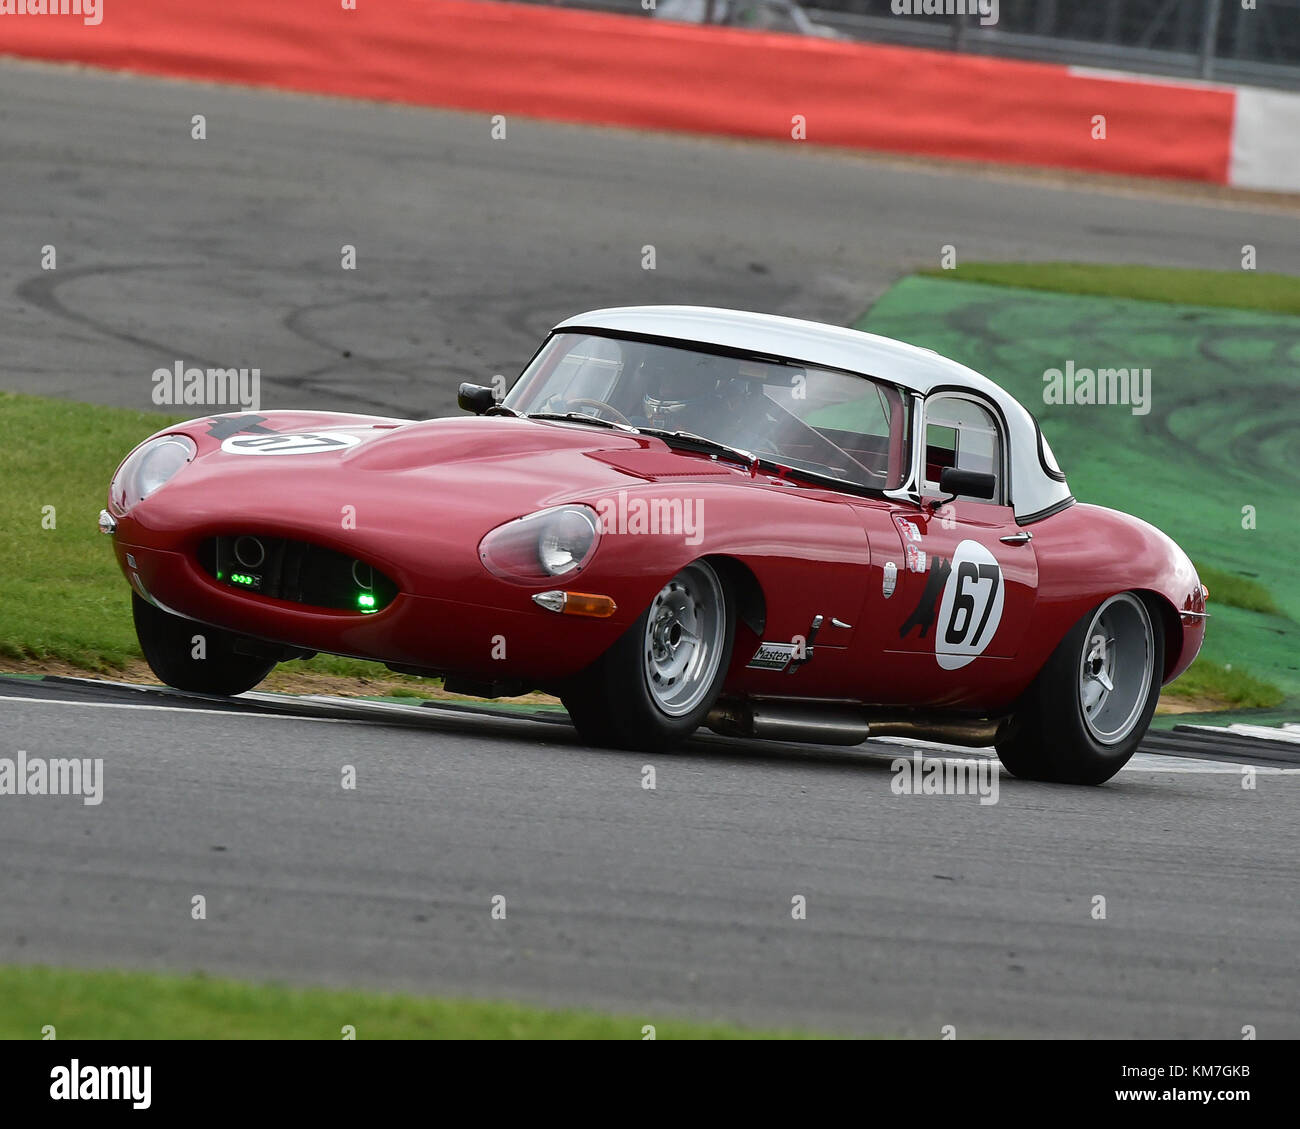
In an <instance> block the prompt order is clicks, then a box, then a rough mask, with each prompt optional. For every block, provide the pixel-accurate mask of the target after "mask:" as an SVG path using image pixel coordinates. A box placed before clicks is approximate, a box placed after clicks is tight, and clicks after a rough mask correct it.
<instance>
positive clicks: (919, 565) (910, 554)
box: [907, 545, 928, 572]
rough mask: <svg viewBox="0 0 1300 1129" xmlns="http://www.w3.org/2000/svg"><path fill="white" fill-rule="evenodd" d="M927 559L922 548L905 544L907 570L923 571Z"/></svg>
mask: <svg viewBox="0 0 1300 1129" xmlns="http://www.w3.org/2000/svg"><path fill="white" fill-rule="evenodd" d="M927 560H928V558H927V557H926V555H925V550H924V549H918V548H917V547H916V546H915V545H908V546H907V571H908V572H924V571H925V569H926V562H927Z"/></svg>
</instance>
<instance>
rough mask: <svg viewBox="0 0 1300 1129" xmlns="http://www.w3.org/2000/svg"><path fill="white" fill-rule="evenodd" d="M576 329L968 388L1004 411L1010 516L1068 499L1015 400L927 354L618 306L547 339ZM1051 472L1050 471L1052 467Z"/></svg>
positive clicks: (771, 318)
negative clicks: (679, 342) (661, 339)
mask: <svg viewBox="0 0 1300 1129" xmlns="http://www.w3.org/2000/svg"><path fill="white" fill-rule="evenodd" d="M582 329H593V330H602V331H605V332H609V333H626V334H639V335H644V336H648V337H662V338H669V339H676V340H678V341H684V342H691V341H693V342H698V343H700V344H704V345H715V346H718V347H719V348H724V349H736V350H741V351H744V352H749V353H758V354H762V355H765V356H771V357H782V358H785V359H788V360H792V361H798V362H801V363H803V364H806V365H815V366H821V367H823V368H832V369H842V370H844V371H846V372H853V373H861V374H862V375H863V376H873V377H876V378H878V379H880V380H884V381H888V382H890V383H892V384H898V385H901V386H902V387H904V388H909V389H911V390H913V391H914V392H919V393H920V394H921V395H922V396H926V395H929V394H930V392H931V391H933V390H934V389H936V388H944V387H951V386H956V387H959V388H966V389H969V390H970V391H972V392H976V393H980V394H981V395H983V396H984V397H986V398H987V399H989V400H992V401H993V402H994V403H995V404H997V406H998V407H999V408H1001V409H1002V415H1003V417H1004V418H1005V420H1006V423H1007V428H1008V430H1009V432H1010V434H1009V435H1008V439H1009V443H1010V455H1011V458H1010V462H1011V497H1012V500H1013V503H1014V506H1015V511H1016V516H1017V517H1018V518H1024V517H1029V516H1031V515H1035V514H1038V513H1041V512H1042V511H1044V510H1047V509H1051V508H1052V507H1053V506H1057V505H1060V504H1062V503H1064V502H1066V501H1068V500H1069V498H1070V489H1069V486H1068V485H1066V483H1065V482H1064V480H1062V479H1057V478H1054V477H1052V475H1050V474H1049V473H1048V472H1047V470H1046V469H1045V468H1044V466H1043V462H1042V459H1041V458H1040V455H1039V441H1038V434H1039V433H1038V428H1037V426H1036V425H1035V423H1034V420H1033V417H1032V416H1031V415H1030V414H1029V412H1027V411H1026V410H1025V408H1024V407H1023V406H1022V405H1021V404H1020V403H1019V401H1017V400H1016V399H1015V398H1014V397H1013V396H1012V395H1011V394H1010V393H1009V392H1007V391H1006V390H1005V389H1003V388H1002V387H1001V386H999V385H997V384H995V383H994V382H993V381H991V380H990V379H989V378H988V377H987V376H981V375H980V374H979V373H978V372H976V371H975V370H974V369H969V368H967V367H966V366H965V365H962V364H958V363H957V362H956V361H952V360H949V359H948V358H947V357H942V356H940V355H939V354H938V353H936V352H934V351H933V350H932V349H922V348H918V347H917V346H916V345H908V344H905V343H904V342H902V341H895V340H893V339H892V338H889V337H879V336H877V335H876V334H874V333H863V332H861V331H860V330H856V329H845V328H844V327H842V326H836V325H822V324H821V323H819V322H813V321H801V320H799V319H798V318H785V317H778V316H777V315H775V314H755V313H745V312H743V311H740V310H722V309H714V308H711V307H708V306H623V307H618V308H614V309H607V310H592V311H590V312H588V313H585V314H578V315H577V316H575V317H571V318H567V319H565V320H564V321H562V322H560V324H559V325H557V326H556V327H555V329H554V330H553V331H552V332H555V333H559V332H562V331H563V332H572V331H576V330H582ZM1044 448H1045V449H1046V444H1044ZM1046 450H1047V458H1048V459H1049V460H1052V457H1051V454H1050V449H1046ZM1052 465H1053V466H1055V463H1054V461H1052Z"/></svg>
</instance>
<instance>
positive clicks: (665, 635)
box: [561, 561, 735, 752]
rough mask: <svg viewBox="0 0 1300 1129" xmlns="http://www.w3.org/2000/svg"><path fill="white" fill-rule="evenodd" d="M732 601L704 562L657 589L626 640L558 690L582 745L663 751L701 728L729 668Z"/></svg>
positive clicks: (712, 570)
mask: <svg viewBox="0 0 1300 1129" xmlns="http://www.w3.org/2000/svg"><path fill="white" fill-rule="evenodd" d="M734 640H735V611H734V601H733V600H732V598H731V595H730V593H729V592H728V591H727V588H726V585H724V584H723V582H722V580H721V579H720V578H719V576H718V574H717V572H715V571H714V569H713V567H712V566H711V565H709V564H708V563H707V562H706V561H696V562H694V563H693V564H690V565H687V566H686V567H685V568H684V569H682V571H681V572H679V573H678V574H677V575H676V576H674V577H673V578H672V579H671V580H670V581H669V582H668V583H667V584H665V585H664V586H663V588H661V589H660V590H659V593H658V594H657V595H656V596H655V598H654V599H653V600H652V601H651V602H650V606H649V607H648V608H646V610H645V611H644V612H642V613H641V615H640V616H639V617H638V618H637V621H636V623H634V624H633V625H632V626H631V627H630V628H628V630H627V631H626V632H625V633H624V634H623V636H622V637H621V638H620V639H619V640H618V641H617V642H616V643H615V644H614V645H613V646H612V647H611V648H610V649H609V650H608V651H606V652H605V654H604V655H602V656H601V657H600V658H599V659H597V660H596V662H594V663H593V664H592V665H591V666H590V667H588V668H587V669H586V670H585V671H583V672H582V673H581V674H580V675H578V676H577V677H576V678H574V679H572V680H571V682H570V684H569V685H568V686H567V687H565V688H564V689H563V691H562V692H561V700H562V701H563V702H564V706H565V709H567V710H568V711H569V717H570V719H571V720H572V721H573V724H574V727H575V728H576V729H577V730H578V733H579V735H580V736H581V737H582V738H583V740H585V741H587V742H589V743H591V744H594V745H612V746H614V747H617V748H625V749H641V750H644V751H646V752H660V751H663V750H665V749H669V748H672V747H673V746H674V745H679V744H681V742H683V741H685V740H686V738H687V737H689V736H690V735H691V734H692V733H694V732H695V730H696V729H698V728H699V727H700V726H701V725H702V724H703V722H704V719H705V717H706V716H707V715H708V712H709V710H710V709H711V708H712V706H713V703H714V701H715V700H716V699H717V696H718V692H719V691H720V690H721V688H722V682H723V679H724V678H725V677H726V674H727V668H728V666H729V665H730V664H731V650H732V644H733V643H734Z"/></svg>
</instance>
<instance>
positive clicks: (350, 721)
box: [0, 694, 372, 725]
mask: <svg viewBox="0 0 1300 1129" xmlns="http://www.w3.org/2000/svg"><path fill="white" fill-rule="evenodd" d="M5 702H29V703H31V704H32V705H36V706H80V707H81V708H82V709H88V710H159V711H162V712H164V713H212V714H220V715H221V716H222V717H257V718H270V719H272V720H274V721H329V722H333V723H334V724H335V725H370V724H372V723H371V722H369V721H366V720H365V719H363V718H355V717H305V716H302V715H300V714H292V713H261V712H256V711H252V710H209V709H203V708H202V707H198V706H146V705H139V704H137V703H135V702H69V701H63V700H60V699H58V698H20V697H18V696H17V695H10V694H0V706H2V705H3V704H4V703H5Z"/></svg>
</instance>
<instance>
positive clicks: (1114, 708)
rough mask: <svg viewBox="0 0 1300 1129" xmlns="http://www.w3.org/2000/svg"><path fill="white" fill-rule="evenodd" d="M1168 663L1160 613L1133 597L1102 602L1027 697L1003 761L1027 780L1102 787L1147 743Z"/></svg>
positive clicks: (1001, 749)
mask: <svg viewBox="0 0 1300 1129" xmlns="http://www.w3.org/2000/svg"><path fill="white" fill-rule="evenodd" d="M1112 632H1113V634H1112ZM1120 640H1123V642H1122V643H1121V642H1120ZM1164 661H1165V648H1164V628H1163V620H1162V619H1161V616H1160V614H1159V611H1158V609H1157V608H1155V607H1154V606H1152V604H1151V603H1150V602H1149V601H1147V600H1146V599H1144V598H1143V597H1142V596H1141V595H1139V594H1138V593H1134V592H1122V593H1120V594H1119V595H1117V596H1112V597H1111V598H1110V599H1108V600H1104V601H1102V603H1100V604H1099V605H1097V607H1095V608H1094V609H1093V610H1092V611H1090V612H1089V613H1088V614H1087V615H1085V616H1084V617H1083V618H1082V619H1081V620H1079V622H1078V623H1076V624H1075V625H1074V627H1072V628H1071V629H1070V631H1069V633H1068V634H1067V635H1066V636H1065V638H1064V639H1063V640H1062V641H1061V643H1060V645H1059V646H1058V647H1057V648H1056V650H1055V651H1054V652H1053V653H1052V657H1051V658H1050V659H1048V661H1047V665H1046V666H1044V667H1043V669H1042V670H1041V671H1040V672H1039V674H1038V677H1037V678H1036V679H1035V680H1034V682H1033V685H1031V686H1030V688H1029V690H1028V691H1026V693H1025V696H1024V697H1023V698H1022V699H1021V701H1020V703H1019V705H1018V706H1017V708H1016V713H1015V717H1014V720H1013V725H1012V727H1011V735H1010V736H1009V737H1008V738H1007V739H1005V740H1003V741H1001V742H999V743H998V745H997V751H998V758H999V759H1000V760H1001V761H1002V763H1003V765H1005V766H1006V768H1007V771H1009V772H1010V773H1012V774H1013V775H1014V776H1019V777H1021V778H1022V779H1025V780H1042V781H1047V782H1050V783H1055V784H1104V783H1105V782H1106V781H1107V780H1109V779H1110V778H1111V777H1112V776H1114V775H1115V774H1116V773H1117V772H1119V770H1120V769H1121V768H1123V767H1124V766H1125V765H1126V764H1127V763H1128V761H1129V758H1130V757H1132V755H1133V753H1134V752H1135V751H1136V750H1137V747H1138V745H1139V744H1140V743H1141V741H1142V738H1143V737H1145V736H1146V732H1147V727H1148V726H1149V725H1150V724H1151V718H1152V715H1153V714H1154V713H1155V709H1156V703H1157V702H1158V701H1159V698H1160V686H1161V683H1162V682H1163V678H1164ZM1098 674H1104V675H1105V676H1106V681H1108V682H1110V683H1111V686H1112V689H1110V690H1105V688H1104V686H1103V685H1102V683H1101V682H1100V681H1099V679H1098Z"/></svg>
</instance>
